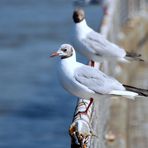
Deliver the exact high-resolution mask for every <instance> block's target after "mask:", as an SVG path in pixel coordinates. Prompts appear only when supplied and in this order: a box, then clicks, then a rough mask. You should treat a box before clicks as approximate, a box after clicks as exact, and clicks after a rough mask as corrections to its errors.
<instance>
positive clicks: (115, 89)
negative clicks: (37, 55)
mask: <svg viewBox="0 0 148 148" xmlns="http://www.w3.org/2000/svg"><path fill="white" fill-rule="evenodd" d="M56 56H59V57H60V62H59V64H58V66H57V68H58V77H59V80H60V83H61V84H62V86H63V87H64V89H66V90H67V91H68V92H69V93H71V94H72V95H74V96H76V97H79V98H82V99H88V100H90V104H91V103H92V102H93V99H97V98H99V97H100V96H123V97H126V98H129V99H134V98H135V97H136V96H145V97H147V96H148V90H145V89H139V88H136V87H132V86H127V85H123V84H121V83H120V82H119V81H117V80H116V79H115V78H113V77H111V76H108V75H106V74H105V73H103V72H102V71H100V70H99V69H96V68H94V67H91V66H88V65H84V64H82V63H79V62H77V61H76V53H75V49H74V47H73V46H72V45H70V44H62V45H61V46H60V48H59V50H58V51H57V52H53V53H52V54H51V56H50V57H56ZM90 104H89V105H88V108H89V107H90ZM88 108H87V109H86V111H85V113H86V112H87V111H88Z"/></svg>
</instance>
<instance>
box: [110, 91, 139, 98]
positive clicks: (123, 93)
mask: <svg viewBox="0 0 148 148" xmlns="http://www.w3.org/2000/svg"><path fill="white" fill-rule="evenodd" d="M110 94H111V95H115V96H123V97H126V98H128V99H132V100H134V99H135V97H136V96H138V93H135V92H132V91H126V90H113V91H111V92H110Z"/></svg>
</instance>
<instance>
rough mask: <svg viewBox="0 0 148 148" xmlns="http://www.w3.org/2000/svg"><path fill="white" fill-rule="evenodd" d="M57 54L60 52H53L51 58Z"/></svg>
mask: <svg viewBox="0 0 148 148" xmlns="http://www.w3.org/2000/svg"><path fill="white" fill-rule="evenodd" d="M57 56H59V53H58V52H53V53H52V54H51V55H50V58H53V57H57Z"/></svg>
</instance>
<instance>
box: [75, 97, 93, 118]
mask: <svg viewBox="0 0 148 148" xmlns="http://www.w3.org/2000/svg"><path fill="white" fill-rule="evenodd" d="M92 103H93V98H90V102H89V104H88V106H87V108H86V110H85V111H82V112H78V113H77V114H76V115H75V116H77V115H78V114H85V115H87V112H88V110H89V108H90V106H91V104H92Z"/></svg>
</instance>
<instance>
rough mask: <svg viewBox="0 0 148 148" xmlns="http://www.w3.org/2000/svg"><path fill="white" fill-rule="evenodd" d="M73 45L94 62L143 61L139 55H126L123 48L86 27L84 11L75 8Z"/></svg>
mask: <svg viewBox="0 0 148 148" xmlns="http://www.w3.org/2000/svg"><path fill="white" fill-rule="evenodd" d="M73 21H74V23H75V25H74V33H73V45H74V47H75V49H76V50H78V51H79V52H80V53H81V54H82V55H84V56H86V57H87V58H88V59H89V60H93V61H96V62H102V61H104V59H105V60H108V61H116V60H117V61H121V62H128V61H130V60H137V61H143V60H142V59H140V56H141V55H140V54H136V53H134V54H133V53H127V52H126V51H125V50H124V49H123V48H121V47H119V46H117V45H116V44H114V43H112V42H110V41H108V40H107V39H105V37H104V36H103V35H101V34H100V33H98V32H96V31H94V30H93V29H92V28H90V27H89V26H88V25H87V22H86V20H85V13H84V10H83V9H81V8H77V9H75V10H74V12H73Z"/></svg>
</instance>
